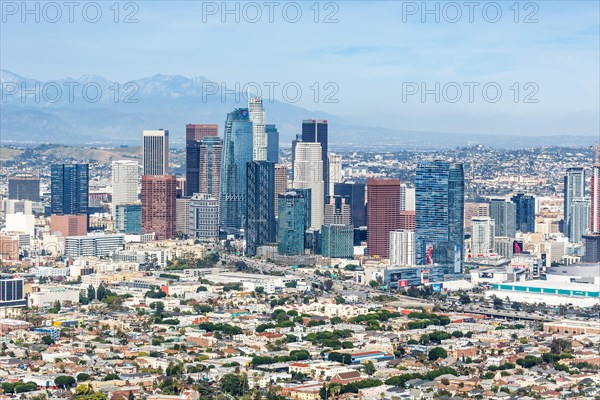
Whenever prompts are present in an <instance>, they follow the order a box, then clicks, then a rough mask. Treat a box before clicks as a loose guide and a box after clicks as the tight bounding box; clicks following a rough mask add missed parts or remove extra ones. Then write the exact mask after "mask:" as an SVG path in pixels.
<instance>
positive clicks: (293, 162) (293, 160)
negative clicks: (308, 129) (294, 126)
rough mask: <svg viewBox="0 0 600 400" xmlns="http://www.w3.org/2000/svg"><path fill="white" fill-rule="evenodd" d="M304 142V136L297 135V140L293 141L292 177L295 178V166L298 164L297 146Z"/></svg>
mask: <svg viewBox="0 0 600 400" xmlns="http://www.w3.org/2000/svg"><path fill="white" fill-rule="evenodd" d="M301 141H302V135H301V134H298V135H296V138H295V139H294V140H292V177H293V176H294V164H295V163H296V158H295V157H296V145H297V144H298V143H300V142H301Z"/></svg>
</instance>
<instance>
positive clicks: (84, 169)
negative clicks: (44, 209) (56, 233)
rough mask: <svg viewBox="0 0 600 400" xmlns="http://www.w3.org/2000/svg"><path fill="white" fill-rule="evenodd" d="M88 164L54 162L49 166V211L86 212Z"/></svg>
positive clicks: (56, 212) (52, 212)
mask: <svg viewBox="0 0 600 400" xmlns="http://www.w3.org/2000/svg"><path fill="white" fill-rule="evenodd" d="M88 196H89V167H88V164H54V165H52V167H51V183H50V213H51V214H73V215H75V214H86V215H87V213H88V210H89V204H88V201H89V199H88Z"/></svg>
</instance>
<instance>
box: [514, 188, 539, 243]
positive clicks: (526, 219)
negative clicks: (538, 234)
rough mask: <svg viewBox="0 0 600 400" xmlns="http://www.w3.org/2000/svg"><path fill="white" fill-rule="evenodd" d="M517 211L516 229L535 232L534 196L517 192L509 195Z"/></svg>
mask: <svg viewBox="0 0 600 400" xmlns="http://www.w3.org/2000/svg"><path fill="white" fill-rule="evenodd" d="M511 201H512V202H513V203H515V206H516V212H517V230H518V231H521V232H523V233H527V232H535V197H533V196H532V195H527V194H524V193H517V194H516V195H514V196H512V197H511Z"/></svg>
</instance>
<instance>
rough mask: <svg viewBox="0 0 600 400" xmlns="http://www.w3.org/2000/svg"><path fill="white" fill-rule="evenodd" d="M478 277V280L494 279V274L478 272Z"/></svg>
mask: <svg viewBox="0 0 600 400" xmlns="http://www.w3.org/2000/svg"><path fill="white" fill-rule="evenodd" d="M479 277H480V278H487V279H492V278H493V277H494V273H493V272H480V273H479Z"/></svg>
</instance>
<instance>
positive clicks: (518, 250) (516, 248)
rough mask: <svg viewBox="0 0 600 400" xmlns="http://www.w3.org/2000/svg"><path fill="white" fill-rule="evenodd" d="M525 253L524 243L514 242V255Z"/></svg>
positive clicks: (520, 241)
mask: <svg viewBox="0 0 600 400" xmlns="http://www.w3.org/2000/svg"><path fill="white" fill-rule="evenodd" d="M522 252H523V241H522V240H513V254H521V253H522Z"/></svg>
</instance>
